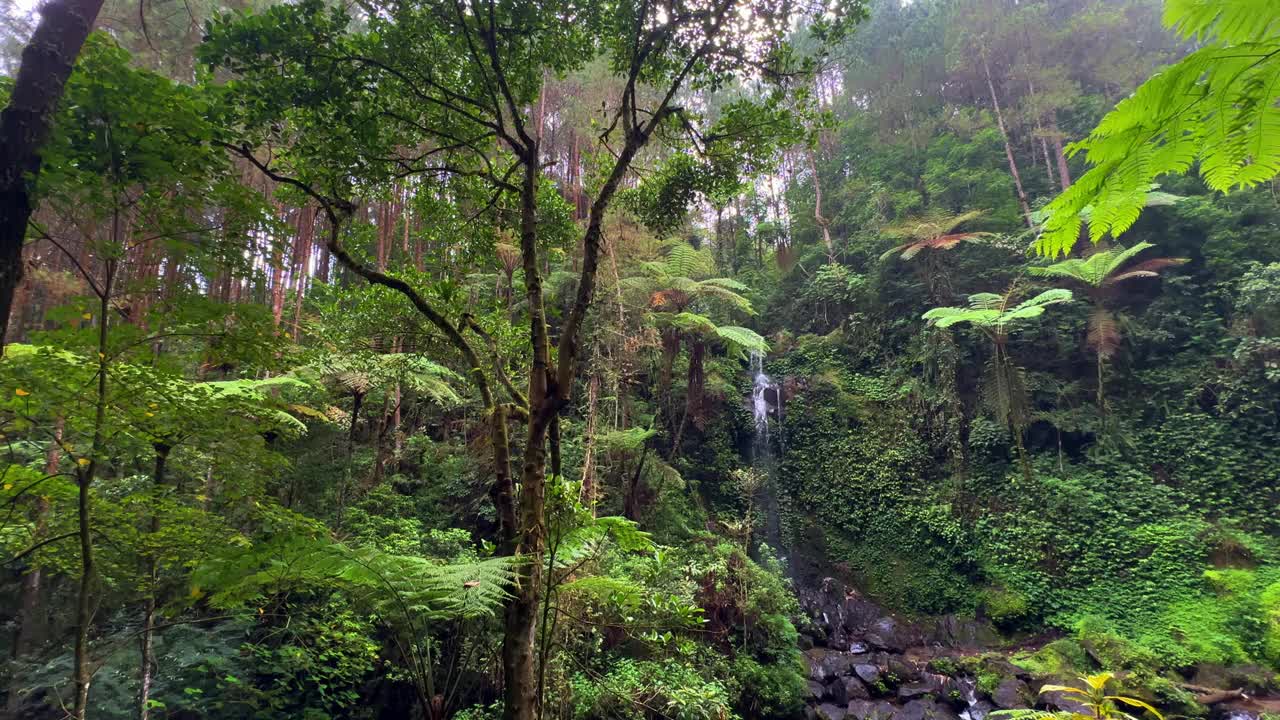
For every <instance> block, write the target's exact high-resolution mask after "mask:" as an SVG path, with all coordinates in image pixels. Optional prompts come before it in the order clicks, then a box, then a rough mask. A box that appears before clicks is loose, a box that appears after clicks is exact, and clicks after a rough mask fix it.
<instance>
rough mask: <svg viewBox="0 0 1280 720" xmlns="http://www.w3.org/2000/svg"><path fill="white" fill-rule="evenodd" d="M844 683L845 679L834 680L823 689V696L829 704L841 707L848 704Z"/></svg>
mask: <svg viewBox="0 0 1280 720" xmlns="http://www.w3.org/2000/svg"><path fill="white" fill-rule="evenodd" d="M844 681H845V678H836V679H835V680H832V681H831V682H829V683H827V684H826V686H825V687H824V688H823V690H824V695H825V697H826V698H827V700H828V701H829V702H832V703H834V704H836V705H841V706H844V705H848V704H849V693H848V691H846V690H845V687H844Z"/></svg>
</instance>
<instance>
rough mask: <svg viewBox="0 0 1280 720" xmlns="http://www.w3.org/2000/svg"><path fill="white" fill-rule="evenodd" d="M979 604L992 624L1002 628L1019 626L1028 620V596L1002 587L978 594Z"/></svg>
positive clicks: (989, 588)
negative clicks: (1022, 621) (1024, 620)
mask: <svg viewBox="0 0 1280 720" xmlns="http://www.w3.org/2000/svg"><path fill="white" fill-rule="evenodd" d="M978 602H979V603H981V605H982V607H983V609H984V610H986V613H987V617H989V618H991V622H994V623H995V624H996V625H1000V626H1002V627H1011V626H1014V625H1016V624H1018V623H1019V622H1020V621H1021V620H1023V619H1024V618H1026V616H1027V612H1028V610H1029V603H1028V600H1027V596H1026V595H1024V594H1023V593H1020V592H1017V591H1016V590H1009V589H1008V588H1005V587H1001V586H995V587H988V588H983V589H982V590H981V591H980V592H979V593H978Z"/></svg>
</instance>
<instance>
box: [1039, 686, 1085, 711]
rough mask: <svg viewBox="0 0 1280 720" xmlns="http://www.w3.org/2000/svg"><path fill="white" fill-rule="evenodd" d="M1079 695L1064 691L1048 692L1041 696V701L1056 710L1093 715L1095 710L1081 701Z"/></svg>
mask: <svg viewBox="0 0 1280 720" xmlns="http://www.w3.org/2000/svg"><path fill="white" fill-rule="evenodd" d="M1078 697H1079V696H1078V695H1074V694H1072V693H1064V692H1057V691H1055V692H1047V693H1044V694H1043V695H1041V696H1040V702H1042V703H1044V704H1045V705H1048V706H1049V707H1051V708H1053V709H1055V710H1062V711H1064V712H1070V713H1079V714H1081V715H1092V714H1093V710H1092V709H1090V708H1089V707H1088V706H1087V705H1085V704H1084V703H1082V702H1080V701H1079V700H1078V699H1077V698H1078Z"/></svg>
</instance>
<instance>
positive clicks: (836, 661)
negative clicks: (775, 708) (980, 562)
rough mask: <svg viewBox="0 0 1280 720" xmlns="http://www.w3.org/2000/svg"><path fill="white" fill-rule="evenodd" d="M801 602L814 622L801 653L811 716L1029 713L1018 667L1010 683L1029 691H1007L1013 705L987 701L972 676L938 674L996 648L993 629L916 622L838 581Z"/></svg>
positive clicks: (850, 719)
mask: <svg viewBox="0 0 1280 720" xmlns="http://www.w3.org/2000/svg"><path fill="white" fill-rule="evenodd" d="M800 597H801V603H802V605H803V607H804V608H805V610H806V612H807V614H808V616H809V620H810V625H809V626H808V627H807V628H805V631H804V632H805V636H806V637H805V640H804V642H803V643H802V645H801V647H803V648H805V650H804V655H805V659H806V660H807V661H808V665H809V686H808V689H809V691H808V696H809V699H808V708H807V710H806V713H805V714H806V716H807V717H809V718H812V719H813V720H962V718H963V720H983V718H985V717H986V716H987V714H988V713H990V712H991V711H992V710H993V708H994V706H996V705H998V706H1000V707H1001V708H1008V707H1026V706H1027V704H1026V700H1025V699H1024V698H1023V696H1029V694H1030V690H1029V688H1028V687H1027V685H1026V683H1025V682H1023V681H1022V680H1019V679H1018V678H1017V677H1015V676H1014V675H1015V674H1016V672H1017V670H1016V668H1013V666H1012V665H1010V666H1009V671H1010V675H1009V678H1008V679H1009V680H1012V681H1013V682H1014V683H1021V684H1020V685H1011V686H1010V687H1008V688H1005V690H1006V692H1005V700H1006V701H1007V702H1009V703H1013V704H1010V705H1003V704H1001V703H1000V702H998V701H994V700H991V701H989V700H988V699H987V698H985V697H979V696H978V694H977V693H976V692H975V691H974V686H975V684H976V683H975V681H974V680H973V678H971V677H961V676H959V675H956V676H951V675H947V674H944V673H942V672H938V671H936V670H930V668H931V667H933V665H931V664H930V663H932V662H934V661H937V662H936V663H935V664H936V665H937V666H938V667H943V668H950V669H952V670H950V672H953V673H958V672H959V670H958V668H959V667H960V666H959V664H957V663H956V662H955V661H954V658H956V657H962V656H964V655H970V654H974V653H975V652H976V651H981V650H982V649H985V648H988V647H991V646H992V645H993V644H994V642H995V641H996V640H997V636H996V634H995V631H994V630H993V629H992V628H991V627H990V626H989V625H986V624H985V623H982V622H978V621H975V620H965V619H962V618H958V617H955V616H944V617H942V618H937V619H934V620H931V621H928V622H915V621H912V620H909V619H906V618H902V617H899V616H896V615H894V614H892V613H889V612H886V611H885V609H884V608H882V607H880V606H879V605H877V604H875V603H873V602H871V601H870V600H868V599H866V598H865V597H863V596H862V595H861V594H860V593H858V592H857V591H856V590H851V589H848V588H846V587H844V586H843V585H840V584H839V583H837V582H835V581H833V580H827V581H824V582H823V583H822V585H821V586H820V587H819V588H816V589H810V590H805V591H801V592H800ZM947 660H951V662H946V661H947ZM999 671H1000V672H1001V674H1004V668H1003V667H1002V668H1000V670H999ZM1002 687H1003V685H1002ZM961 713H964V715H963V716H962V715H961Z"/></svg>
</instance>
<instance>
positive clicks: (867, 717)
mask: <svg viewBox="0 0 1280 720" xmlns="http://www.w3.org/2000/svg"><path fill="white" fill-rule="evenodd" d="M896 714H897V713H895V711H894V707H893V706H892V705H890V704H889V703H887V702H885V701H883V700H880V701H878V702H877V701H872V700H851V701H849V708H848V716H849V720H890V718H893V717H894V715H896Z"/></svg>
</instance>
